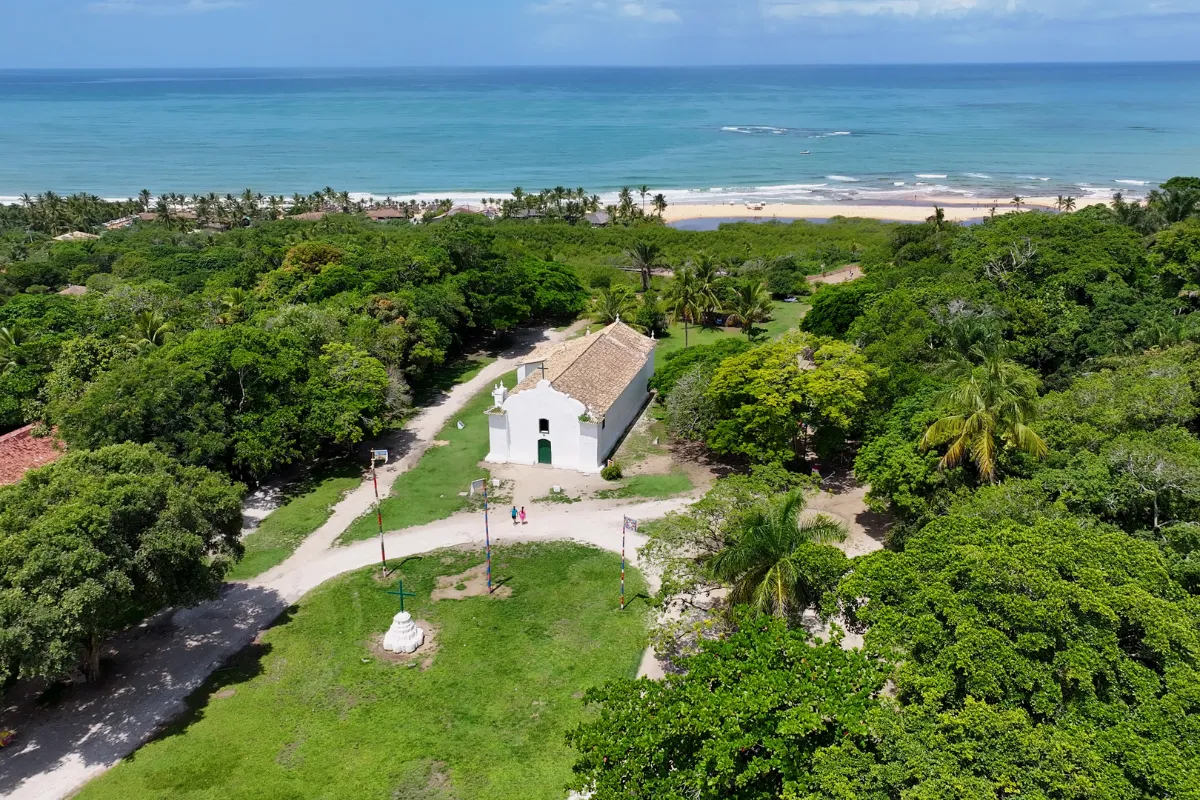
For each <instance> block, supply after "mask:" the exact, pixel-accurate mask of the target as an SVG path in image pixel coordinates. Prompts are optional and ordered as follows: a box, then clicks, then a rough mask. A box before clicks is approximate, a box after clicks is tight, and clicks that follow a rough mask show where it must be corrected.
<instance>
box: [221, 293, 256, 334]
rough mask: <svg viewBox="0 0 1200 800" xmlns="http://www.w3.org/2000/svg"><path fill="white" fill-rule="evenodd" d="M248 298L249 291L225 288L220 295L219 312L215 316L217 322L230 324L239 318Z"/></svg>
mask: <svg viewBox="0 0 1200 800" xmlns="http://www.w3.org/2000/svg"><path fill="white" fill-rule="evenodd" d="M249 298H250V293H249V292H247V291H246V290H245V289H239V288H236V287H235V288H233V289H227V290H226V291H225V293H224V294H222V295H221V314H220V315H219V316H218V317H217V324H219V325H230V324H232V323H234V322H237V321H238V320H239V319H241V316H242V312H243V311H244V310H245V307H246V301H247V300H248V299H249Z"/></svg>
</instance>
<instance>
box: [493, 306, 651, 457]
mask: <svg viewBox="0 0 1200 800" xmlns="http://www.w3.org/2000/svg"><path fill="white" fill-rule="evenodd" d="M653 374H654V340H653V339H652V338H650V337H649V336H643V335H642V334H640V333H638V332H637V331H635V330H634V329H633V328H631V327H629V326H628V325H626V324H625V323H623V322H621V321H620V320H619V319H618V320H617V321H616V322H614V323H613V324H612V325H609V326H608V327H607V328H604V329H603V330H600V331H597V332H595V333H590V332H589V333H588V334H587V335H585V336H580V337H578V338H575V339H568V340H566V341H564V342H556V343H554V344H548V345H542V346H541V347H539V348H537V349H535V350H534V351H533V352H532V353H530V354H529V355H528V356H526V357H525V358H524V359H523V360H522V361H521V363H520V365H519V366H518V368H517V385H516V387H515V388H513V390H512V391H511V392H510V391H508V390H507V389H506V388H505V387H504V386H503V385H498V386H496V388H495V390H494V391H493V392H492V399H493V401H494V405H493V407H492V408H491V410H489V411H488V412H487V418H488V434H489V438H490V441H491V450H490V452H489V453H488V456H487V461H489V462H491V463H494V464H506V463H508V464H545V465H548V466H551V467H557V468H559V469H573V470H578V471H579V472H599V471H600V468H601V467H603V466H604V464H605V461H606V459H608V457H609V456H610V455H611V454H612V452H613V450H615V449H616V447H617V444H618V443H619V442H620V441H621V437H623V436H624V435H625V432H626V431H627V430H628V429H629V427H630V426H631V425H633V423H634V421H635V420H637V418H638V414H639V413H640V412H641V410H642V408H643V407H644V406H645V404H646V400H647V399H648V398H649V396H650V395H649V392H650V388H649V384H650V377H651V376H652V375H653Z"/></svg>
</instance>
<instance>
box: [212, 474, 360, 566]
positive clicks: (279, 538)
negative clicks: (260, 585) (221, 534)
mask: <svg viewBox="0 0 1200 800" xmlns="http://www.w3.org/2000/svg"><path fill="white" fill-rule="evenodd" d="M361 481H362V468H361V467H356V466H354V465H352V464H338V465H336V466H332V467H329V468H326V469H324V470H321V471H318V472H317V473H316V474H315V475H313V476H311V477H310V478H309V479H308V480H306V481H304V482H303V483H301V484H300V485H298V486H297V487H295V488H294V489H293V491H292V492H291V499H289V500H287V501H286V502H285V503H284V504H283V505H281V506H280V507H279V508H277V509H275V510H274V511H272V512H271V513H270V514H268V515H267V516H266V517H265V518H264V519H263V521H262V523H261V524H260V525H259V526H258V527H257V528H255V529H254V531H252V532H251V533H249V534H247V535H246V537H245V538H243V539H242V544H243V545H245V546H246V555H245V556H243V557H242V560H241V561H239V562H238V563H236V564H234V565H233V569H231V570H230V571H229V574H228V575H226V576H225V577H226V579H227V580H248V579H249V578H253V577H255V576H257V575H261V574H262V573H264V572H266V571H267V570H269V569H271V567H274V566H276V565H278V564H280V563H282V562H283V561H284V560H285V559H286V558H287V557H288V556H290V555H291V554H292V553H293V552H295V550H296V548H297V547H299V546H300V543H301V542H303V541H304V539H305V538H306V537H307V536H308V535H309V534H311V533H312V532H313V531H315V530H316V529H317V528H319V527H321V526H322V525H324V524H325V521H326V520H328V519H329V515H330V514H332V513H333V507H334V505H336V504H337V502H338V501H339V500H341V499H342V495H344V494H345V493H346V492H348V491H350V490H351V489H353V488H354V487H355V486H358V484H359V483H360V482H361Z"/></svg>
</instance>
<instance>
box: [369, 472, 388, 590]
mask: <svg viewBox="0 0 1200 800" xmlns="http://www.w3.org/2000/svg"><path fill="white" fill-rule="evenodd" d="M371 483H373V484H375V521H376V522H378V523H379V564H380V566H381V568H382V569H383V574H384V577H387V552H386V551H385V550H384V548H383V507H382V506H381V505H380V504H379V479H378V478H376V477H375V451H374V450H372V451H371Z"/></svg>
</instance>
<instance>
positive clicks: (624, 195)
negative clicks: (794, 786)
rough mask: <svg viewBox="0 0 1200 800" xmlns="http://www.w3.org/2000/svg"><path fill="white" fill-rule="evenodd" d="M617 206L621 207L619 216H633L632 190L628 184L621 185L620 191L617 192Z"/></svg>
mask: <svg viewBox="0 0 1200 800" xmlns="http://www.w3.org/2000/svg"><path fill="white" fill-rule="evenodd" d="M617 207H618V208H620V209H621V216H623V217H626V218H628V217H632V216H633V213H632V212H633V192H631V191H630V190H629V187H628V186H622V187H621V191H620V192H618V193H617Z"/></svg>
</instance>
